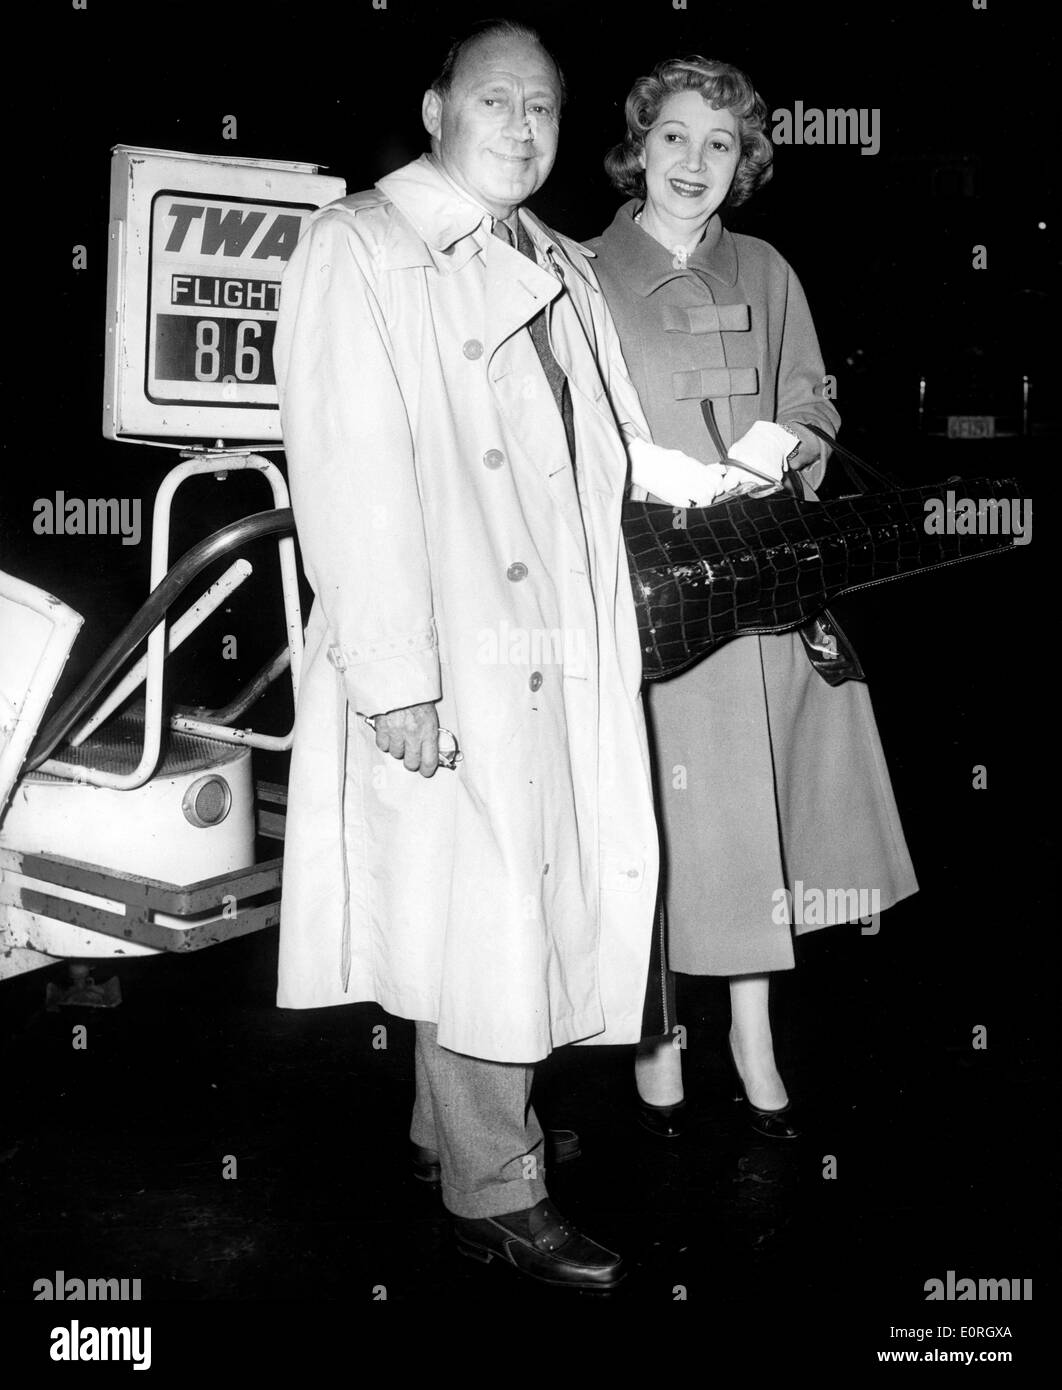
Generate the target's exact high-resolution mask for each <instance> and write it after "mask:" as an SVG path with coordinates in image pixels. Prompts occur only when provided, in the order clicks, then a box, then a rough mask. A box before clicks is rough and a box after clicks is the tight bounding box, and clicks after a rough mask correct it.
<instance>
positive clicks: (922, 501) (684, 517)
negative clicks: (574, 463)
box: [623, 411, 1018, 681]
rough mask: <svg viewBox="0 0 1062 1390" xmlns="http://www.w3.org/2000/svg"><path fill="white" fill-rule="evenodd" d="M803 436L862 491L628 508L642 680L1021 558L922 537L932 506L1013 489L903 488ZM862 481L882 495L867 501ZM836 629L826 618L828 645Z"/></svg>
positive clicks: (964, 540) (1004, 538) (1005, 539)
mask: <svg viewBox="0 0 1062 1390" xmlns="http://www.w3.org/2000/svg"><path fill="white" fill-rule="evenodd" d="M709 414H710V411H709V412H708V413H706V420H707V419H708V416H709ZM806 427H807V428H808V429H811V430H812V432H813V433H814V434H816V435H817V436H818V437H819V438H820V439H823V440H825V441H826V443H827V444H828V445H829V446H830V447H831V448H832V449H833V450H834V452H835V453H836V454H837V455H838V457H839V458H840V460H841V462H842V463H843V464H844V466H845V468H846V471H847V472H848V474H849V476H850V477H851V478H852V479H853V482H854V485H855V486H856V487H857V489H859V491H857V492H855V493H852V494H849V495H847V496H844V497H838V498H831V499H827V500H825V501H824V500H821V499H820V500H817V501H808V500H805V499H804V498H798V497H795V496H792V495H774V496H769V497H748V496H745V497H738V498H736V499H733V500H731V501H729V502H720V503H715V504H713V505H712V506H709V507H690V508H677V507H672V506H669V505H667V504H664V503H655V502H631V501H627V502H625V503H624V505H623V535H624V540H625V542H626V548H627V559H628V564H629V567H630V578H631V588H632V590H633V593H634V603H635V608H636V610H637V615H638V631H639V637H640V639H641V648H642V671H643V675H644V678H645V679H646V680H649V681H660V680H667V679H668V678H669V677H671V676H675V675H678V674H679V673H680V672H681V671H685V670H687V669H688V668H689V667H691V666H694V665H695V664H696V663H697V662H698V661H701V660H703V659H704V657H706V656H708V655H709V654H710V653H711V652H713V651H715V650H716V648H717V647H720V646H721V645H722V644H723V643H724V642H729V641H731V640H732V639H733V638H735V637H742V636H747V635H750V634H765V633H776V632H789V631H792V630H794V629H798V628H801V627H802V626H803V625H804V624H807V623H809V622H811V621H812V620H815V619H818V618H819V617H820V615H823V613H824V610H825V609H826V607H827V605H828V604H829V603H830V602H832V601H833V600H834V599H836V598H839V597H840V596H841V595H842V594H851V593H854V592H856V591H858V590H860V589H865V588H869V587H870V586H871V585H876V584H885V583H888V582H889V581H891V580H894V579H902V578H904V577H905V576H907V575H913V574H921V573H924V572H927V571H930V570H935V569H941V568H943V567H944V566H946V565H954V564H958V563H959V562H961V561H963V560H970V559H973V558H975V557H976V556H978V555H993V554H999V553H1002V552H1004V551H1007V550H1011V549H1013V547H1014V537H1013V536H1012V535H1009V534H1006V535H1001V534H997V533H995V532H992V533H976V534H965V533H960V532H958V531H956V530H951V531H945V532H942V533H938V532H930V531H927V529H926V521H927V507H926V503H927V502H930V501H933V502H934V503H935V502H938V501H939V500H940V499H941V498H943V497H944V496H945V495H946V493H947V492H948V491H951V492H952V493H954V492H956V491H957V490H958V489H961V493H962V497H963V498H964V499H965V498H969V499H971V500H972V501H974V502H976V503H980V502H981V501H982V500H984V501H993V502H994V501H995V500H996V499H999V498H1004V497H1017V495H1018V487H1017V483H1016V482H1015V480H1014V479H1013V478H999V479H995V478H987V477H984V478H972V479H968V478H951V479H948V480H947V482H945V483H931V484H927V485H925V486H922V487H901V486H900V485H899V483H898V482H897V481H896V480H895V479H893V478H890V477H889V475H888V474H885V473H883V472H882V471H881V470H879V469H877V468H874V467H872V466H871V465H870V464H868V463H866V462H865V461H864V460H863V459H860V458H858V457H857V456H856V455H855V454H853V453H852V452H851V450H849V449H846V448H844V447H843V446H842V445H839V444H837V443H836V441H834V440H833V439H831V438H830V436H829V435H828V434H826V432H825V431H824V430H820V429H818V428H817V427H815V426H812V425H807V426H806ZM720 456H721V457H724V458H725V457H726V454H725V450H722V451H721V454H720ZM860 470H861V471H862V472H863V474H865V475H868V476H869V477H870V478H871V479H872V480H874V481H875V483H876V484H877V487H876V490H874V491H865V490H863V489H864V487H865V484H864V483H863V481H862V479H861V478H860V476H859V471H860ZM831 625H832V626H833V628H835V629H836V623H834V622H833V620H832V619H830V618H829V615H828V614H827V615H825V626H826V630H827V636H828V632H829V628H830V626H831ZM837 632H838V633H839V629H837ZM840 638H841V640H842V641H843V633H840ZM845 645H847V644H845ZM806 647H807V641H805V648H806ZM828 659H829V658H828ZM813 664H814V662H813ZM856 665H857V666H858V663H856ZM817 669H818V668H817ZM861 674H862V673H861V671H859V672H857V671H853V672H851V675H841V676H840V678H841V679H847V678H852V677H854V678H859V676H861Z"/></svg>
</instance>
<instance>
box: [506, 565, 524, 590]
mask: <svg viewBox="0 0 1062 1390" xmlns="http://www.w3.org/2000/svg"><path fill="white" fill-rule="evenodd" d="M505 577H506V579H509V580H511V581H512V582H513V583H514V584H519V582H520V580H521V579H526V578H527V566H526V565H525V564H523V562H522V561H520V560H517V561H516V563H515V564H513V565H510V566H509V568H508V569H507V570H506V571H505Z"/></svg>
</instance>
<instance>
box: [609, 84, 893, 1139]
mask: <svg viewBox="0 0 1062 1390" xmlns="http://www.w3.org/2000/svg"><path fill="white" fill-rule="evenodd" d="M626 117H627V135H626V137H625V139H624V140H623V141H622V143H621V144H619V145H617V146H616V147H615V148H614V149H613V150H611V151H610V153H609V155H608V156H607V158H606V161H605V165H606V169H607V170H608V173H609V175H610V177H611V179H612V182H613V184H614V185H615V187H616V188H618V189H619V190H620V191H621V192H624V193H627V194H628V195H631V196H630V200H629V201H628V202H626V203H625V204H624V205H623V206H622V207H621V208H620V210H619V211H618V212H617V214H616V216H615V218H614V220H613V222H612V224H611V225H610V226H609V227H608V228H607V230H606V231H605V232H604V234H603V235H602V236H600V237H598V238H597V239H596V240H595V241H592V242H591V243H590V249H591V250H593V251H594V252H595V253H596V257H597V259H596V261H595V269H596V271H597V274H598V278H599V280H600V282H601V286H602V289H603V290H604V293H605V296H606V298H607V300H608V303H609V307H610V308H611V310H612V315H613V318H614V319H615V322H616V327H617V329H618V331H619V335H620V340H621V343H622V346H623V352H624V356H625V358H626V360H627V365H628V368H629V370H630V374H631V377H632V379H633V381H634V384H635V386H636V387H637V389H638V393H639V395H640V397H641V402H642V406H643V409H644V411H645V414H646V416H647V418H648V422H649V426H650V429H651V431H652V435H653V439H654V441H655V442H656V443H657V444H660V445H664V446H667V447H670V448H673V449H676V450H681V451H682V452H684V453H687V454H690V455H693V456H694V457H696V458H698V459H700V460H701V461H702V462H703V463H705V464H709V465H713V466H714V467H715V468H716V470H717V471H719V469H720V465H719V453H718V451H717V450H716V448H715V447H714V446H713V444H712V439H711V436H710V435H709V432H708V429H707V427H706V421H705V418H704V414H703V413H702V405H701V403H702V401H703V400H705V399H707V400H709V401H710V402H711V413H712V414H713V415H714V417H715V422H716V424H717V426H718V430H719V431H720V432H721V434H722V441H723V443H724V444H725V445H726V447H727V449H728V451H729V452H730V454H731V455H733V454H734V453H735V452H737V453H740V452H741V451H742V447H744V449H745V450H749V449H751V450H752V452H751V453H748V452H746V453H745V454H744V457H746V458H747V459H748V460H749V461H751V460H752V459H753V458H758V459H759V462H760V464H761V468H762V469H765V470H766V471H771V469H772V468H774V472H773V476H776V477H777V476H778V472H779V469H778V468H777V467H776V466H775V465H776V464H778V463H779V461H780V460H781V459H782V458H783V457H784V456H785V455H786V454H788V467H789V468H790V469H791V470H795V471H797V476H798V477H799V478H800V479H801V481H802V484H803V487H804V492H805V494H806V495H807V496H810V497H814V492H813V488H814V487H815V486H816V485H817V484H818V483H819V481H820V480H821V478H822V475H823V472H824V470H825V462H826V460H825V453H826V450H825V447H824V446H822V445H820V442H819V441H818V440H817V438H816V437H815V436H814V435H813V434H812V433H811V431H810V430H808V429H807V428H806V425H807V424H809V423H810V424H814V425H817V426H819V427H820V428H822V429H825V430H826V431H827V432H829V433H830V434H831V435H833V434H835V433H836V429H837V425H838V423H839V416H838V414H837V411H836V410H835V409H834V407H833V405H832V404H831V402H830V401H829V400H828V399H826V398H825V397H824V395H823V385H824V372H823V363H822V358H821V356H820V353H819V347H818V341H817V338H816V335H815V329H814V326H813V324H812V321H811V315H810V313H809V310H808V306H807V301H806V300H805V298H804V294H803V291H802V290H801V288H800V284H799V282H798V281H797V278H796V276H795V275H794V274H793V272H792V270H791V269H790V268H789V266H788V265H787V264H786V262H785V261H784V260H783V259H782V257H781V256H780V255H779V254H778V253H777V252H776V251H775V250H774V249H773V248H772V247H770V246H769V245H767V244H766V243H765V242H763V241H760V240H758V239H756V238H754V237H747V236H737V235H733V234H732V233H730V232H728V231H726V230H725V229H724V226H723V223H722V221H721V219H720V210H721V209H722V208H723V207H725V206H729V207H736V206H737V205H738V204H740V203H742V202H744V201H745V200H746V199H747V198H748V197H749V196H750V195H751V194H752V192H753V191H754V190H755V189H756V188H759V187H761V186H762V185H763V184H764V183H766V182H767V180H768V179H769V178H770V175H771V160H772V150H771V145H770V142H769V141H768V139H767V137H766V135H765V134H764V125H765V123H766V118H767V111H766V108H765V106H764V104H763V102H762V100H761V99H760V97H759V96H758V94H757V93H756V92H755V91H754V89H753V87H752V85H751V83H750V82H749V80H748V78H747V77H746V76H745V75H744V73H742V72H740V71H739V70H738V69H737V68H734V67H731V66H729V65H728V64H726V63H717V62H709V61H708V60H706V59H704V58H701V57H699V56H694V57H691V58H687V59H672V60H668V61H666V62H663V63H660V64H659V65H658V66H657V67H656V69H655V70H654V71H653V73H652V75H651V76H649V77H643V78H640V79H639V80H638V81H637V82H636V83H635V85H634V87H633V89H632V91H631V93H630V95H629V96H628V98H627V104H626ZM753 426H755V429H753V428H752V427H753ZM779 427H783V428H779ZM764 441H766V450H765V451H764V452H763V453H762V454H760V455H758V454H757V453H756V449H757V448H758V447H759V446H760V445H761V444H762V443H763V442H764ZM735 445H736V446H737V448H736V449H735ZM732 477H733V474H731V479H732ZM678 490H679V491H682V488H679V489H678ZM653 494H655V495H656V497H657V500H662V501H665V502H676V503H681V502H682V501H684V500H685V499H683V498H679V497H677V496H671V495H667V493H666V491H665V490H664V488H663V485H659V486H656V487H653V488H652V492H651V495H653ZM648 704H649V714H650V726H651V730H652V735H653V741H654V748H655V754H656V766H657V776H658V781H659V791H660V817H661V828H662V831H663V836H664V842H665V846H666V851H667V861H668V868H667V880H666V894H667V909H668V915H669V921H670V938H669V940H670V963H671V966H672V968H673V969H674V970H676V971H679V972H681V973H686V974H692V975H723V976H727V977H729V980H730V1002H731V1029H730V1048H731V1052H732V1056H733V1062H734V1065H735V1068H736V1071H737V1074H738V1076H739V1078H740V1080H741V1083H742V1086H743V1088H744V1092H745V1098H746V1101H747V1106H748V1112H749V1117H750V1119H751V1120H752V1123H753V1125H754V1127H755V1128H756V1129H758V1130H759V1131H760V1132H761V1133H764V1134H766V1135H768V1136H771V1137H777V1138H793V1137H795V1136H796V1134H797V1128H796V1125H795V1123H794V1117H793V1114H792V1112H791V1110H790V1108H789V1097H788V1094H787V1092H786V1088H785V1084H784V1082H783V1080H782V1077H781V1076H780V1075H779V1072H778V1067H777V1064H776V1061H775V1056H774V1047H773V1043H772V1038H771V1023H770V1015H769V1010H768V985H769V980H770V975H771V972H773V971H775V970H788V969H791V968H792V967H793V964H794V958H793V942H792V935H793V932H794V930H795V931H797V932H800V931H802V930H810V929H811V928H810V926H809V925H803V924H800V923H799V921H798V925H796V927H795V928H794V927H793V926H792V925H790V923H791V919H792V914H791V913H790V912H789V911H788V907H789V906H790V905H791V904H792V901H793V900H792V898H791V897H785V896H784V894H783V893H782V890H784V889H788V890H789V891H790V892H793V891H794V890H795V891H800V888H798V887H797V885H798V884H799V885H800V886H801V887H802V890H803V893H804V894H805V901H806V895H807V894H808V893H809V891H812V890H820V891H822V892H823V893H824V895H825V901H826V902H827V904H829V903H831V895H830V894H829V893H828V890H829V889H835V890H840V889H865V890H868V891H870V892H872V891H873V890H877V891H878V893H879V894H880V907H881V908H886V907H889V906H891V905H892V904H893V903H896V902H898V901H900V899H902V898H905V897H907V896H909V895H910V894H911V893H914V892H915V891H916V890H917V883H916V881H915V876H914V871H913V868H912V865H911V861H910V857H909V855H908V853H907V846H906V844H905V842H904V837H903V831H902V829H901V827H900V822H899V817H898V815H897V811H896V805H895V801H894V799H893V794H892V788H891V785H890V782H889V776H888V771H887V769H886V766H885V760H884V756H883V754H882V750H881V744H880V742H879V739H878V733H877V728H876V725H875V722H874V715H873V712H872V710H871V705H870V697H869V694H868V692H867V690H866V687H865V686H864V685H862V684H861V683H858V682H854V681H847V682H845V683H843V684H840V685H835V686H831V685H828V684H827V683H826V681H825V680H824V679H823V678H822V677H821V676H820V675H819V674H818V673H817V672H816V671H815V670H814V669H813V668H812V666H811V665H810V663H809V660H808V655H807V653H806V651H805V648H804V645H803V643H802V641H801V638H800V636H799V634H796V633H786V634H783V635H779V636H768V637H742V638H738V639H737V640H735V641H732V642H730V643H728V644H726V645H725V646H723V647H721V648H719V649H718V650H717V651H716V652H714V653H713V654H712V655H711V656H710V657H708V658H707V659H706V660H704V661H702V662H701V663H700V664H699V665H697V666H694V667H693V668H692V669H691V670H689V671H687V672H685V673H684V674H682V675H680V676H677V677H675V678H673V679H672V680H670V681H667V682H663V683H660V684H656V685H653V686H651V687H650V688H649V701H648ZM845 900H848V901H851V900H852V897H851V895H850V894H849V895H847V898H846V899H842V900H841V901H845ZM870 901H872V902H873V901H875V900H874V899H870ZM837 902H838V895H837V894H835V895H833V897H832V903H833V905H834V906H835V907H836V904H837ZM841 912H842V915H840V916H834V917H832V918H831V917H830V915H829V914H827V921H826V922H825V923H823V924H824V925H828V924H830V923H831V921H842V920H848V919H847V917H846V916H844V915H843V909H841ZM809 915H815V914H809ZM680 1059H681V1053H680V1052H679V1051H678V1050H676V1049H675V1048H674V1047H672V1046H670V1045H669V1044H668V1042H667V1041H665V1042H664V1043H663V1044H643V1045H642V1047H641V1048H640V1049H639V1053H638V1056H637V1058H636V1062H635V1076H636V1082H637V1087H638V1092H639V1096H640V1108H639V1115H640V1118H641V1119H642V1122H643V1123H644V1124H645V1125H646V1126H647V1127H648V1128H650V1129H652V1130H654V1131H655V1132H656V1133H659V1134H661V1135H664V1136H671V1135H674V1134H676V1133H678V1132H679V1126H680V1117H679V1116H678V1115H677V1114H676V1110H677V1107H678V1105H679V1104H680V1103H681V1101H682V1080H681V1060H680Z"/></svg>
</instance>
